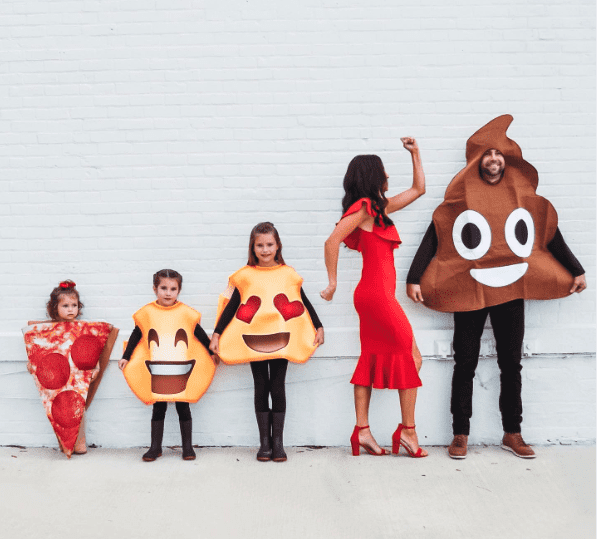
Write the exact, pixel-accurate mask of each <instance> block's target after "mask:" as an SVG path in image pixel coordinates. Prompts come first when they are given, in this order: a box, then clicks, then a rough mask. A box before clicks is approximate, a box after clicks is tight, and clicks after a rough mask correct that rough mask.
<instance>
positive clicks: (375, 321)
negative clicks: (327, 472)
mask: <svg viewBox="0 0 597 539" xmlns="http://www.w3.org/2000/svg"><path fill="white" fill-rule="evenodd" d="M401 140H402V143H403V145H404V147H405V148H406V149H407V150H408V151H409V152H410V154H411V157H412V163H413V183H412V187H410V188H409V189H407V190H406V191H403V192H402V193H400V194H398V195H396V196H393V197H391V198H386V196H385V192H386V191H387V190H388V178H389V176H388V175H387V174H386V172H385V169H384V166H383V163H382V161H381V159H380V158H379V157H377V156H376V155H359V156H357V157H355V158H354V159H353V160H352V161H351V162H350V164H349V165H348V170H347V171H346V176H345V177H344V191H345V195H344V198H343V199H342V207H343V213H344V214H343V216H342V219H341V220H340V222H339V223H338V224H337V225H336V228H335V229H334V231H333V232H332V234H331V235H330V237H329V238H328V240H327V241H326V242H325V264H326V267H327V270H328V277H329V285H328V287H327V288H326V289H325V290H323V291H322V292H321V297H322V298H323V299H325V300H327V301H331V299H332V298H333V296H334V293H335V291H336V273H337V266H338V254H339V250H340V244H341V243H342V242H344V243H345V244H346V245H347V246H348V247H349V248H351V249H355V250H357V251H359V252H360V253H361V254H362V255H363V272H362V275H361V280H360V282H359V284H358V286H357V288H356V290H355V292H354V306H355V308H356V310H357V313H358V314H359V320H360V337H361V356H360V358H359V361H358V364H357V367H356V369H355V372H354V375H353V377H352V380H351V383H352V384H354V401H355V411H356V420H357V423H356V426H355V428H354V432H353V434H352V437H351V439H350V441H351V445H352V451H353V455H355V456H356V455H358V454H359V453H360V447H363V448H364V449H365V450H366V451H367V452H368V453H369V454H372V455H385V454H386V452H385V450H384V449H382V448H380V447H379V445H378V444H377V442H376V441H375V439H374V438H373V436H372V434H371V431H370V430H369V402H370V400H371V389H372V388H376V389H383V388H387V389H397V390H398V393H399V396H400V408H401V411H402V423H400V424H399V425H398V428H397V429H396V432H394V434H393V436H392V452H393V453H398V452H399V450H400V446H402V447H404V448H405V449H406V451H407V453H408V454H409V455H410V456H411V457H426V456H427V452H426V451H425V450H424V449H421V448H420V447H419V442H418V439H417V433H416V431H415V402H416V399H417V388H418V387H419V386H421V385H422V384H421V380H420V378H419V375H418V372H419V369H420V368H421V363H422V358H421V354H420V352H419V349H418V348H417V345H416V343H415V340H414V337H413V332H412V328H411V326H410V323H409V321H408V319H407V318H406V315H405V314H404V311H403V310H402V307H400V304H399V303H398V301H397V300H396V269H395V268H394V254H393V251H394V249H395V248H396V247H398V245H399V244H400V243H401V241H400V237H399V236H398V232H397V231H396V227H395V226H394V224H393V222H392V220H391V219H390V218H389V217H388V214H390V213H393V212H395V211H398V210H401V209H402V208H404V207H406V206H408V205H409V204H410V203H411V202H413V201H415V200H416V199H417V198H419V197H420V196H421V195H422V194H423V193H425V174H424V172H423V165H422V163H421V157H420V154H419V148H418V146H417V142H416V140H415V139H414V138H410V137H406V138H402V139H401Z"/></svg>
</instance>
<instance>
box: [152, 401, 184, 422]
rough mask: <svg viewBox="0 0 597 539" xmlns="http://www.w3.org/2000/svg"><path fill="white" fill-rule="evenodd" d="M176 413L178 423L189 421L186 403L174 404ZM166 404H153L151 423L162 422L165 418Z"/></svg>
mask: <svg viewBox="0 0 597 539" xmlns="http://www.w3.org/2000/svg"><path fill="white" fill-rule="evenodd" d="M174 404H176V411H177V412H178V419H179V420H180V421H189V420H190V419H192V418H191V407H190V406H189V403H188V402H178V401H177V402H175V403H174ZM167 408H168V403H167V402H155V403H154V404H153V415H152V416H151V420H152V421H163V420H164V419H165V418H166V409H167Z"/></svg>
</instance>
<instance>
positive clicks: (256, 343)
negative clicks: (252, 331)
mask: <svg viewBox="0 0 597 539" xmlns="http://www.w3.org/2000/svg"><path fill="white" fill-rule="evenodd" d="M243 341H245V344H246V345H247V346H248V347H249V348H250V349H251V350H254V351H255V352H263V353H264V354H271V353H272V352H277V351H278V350H281V349H282V348H284V347H285V346H287V345H288V341H290V333H289V332H288V331H284V332H282V333H271V334H270V335H243Z"/></svg>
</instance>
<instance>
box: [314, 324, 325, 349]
mask: <svg viewBox="0 0 597 539" xmlns="http://www.w3.org/2000/svg"><path fill="white" fill-rule="evenodd" d="M323 342H324V336H323V327H320V328H319V329H318V330H317V331H316V332H315V340H314V341H313V346H321V345H322V344H323Z"/></svg>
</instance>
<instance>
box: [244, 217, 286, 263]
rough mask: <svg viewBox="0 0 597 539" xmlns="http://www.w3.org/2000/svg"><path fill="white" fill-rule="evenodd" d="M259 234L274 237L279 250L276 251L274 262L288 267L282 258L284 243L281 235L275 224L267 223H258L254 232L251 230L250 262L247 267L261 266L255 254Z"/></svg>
mask: <svg viewBox="0 0 597 539" xmlns="http://www.w3.org/2000/svg"><path fill="white" fill-rule="evenodd" d="M259 234H271V235H272V236H273V237H274V239H275V240H276V243H277V244H278V250H277V251H276V256H275V257H274V260H275V261H276V262H277V263H278V264H284V265H286V262H284V259H283V258H282V242H281V241H280V235H279V234H278V231H277V230H276V227H275V226H274V224H273V223H270V222H269V221H265V222H264V223H257V224H256V225H255V226H254V227H253V230H251V237H250V238H249V260H248V262H247V266H257V265H258V264H259V259H258V258H257V255H256V254H255V240H256V239H257V236H258V235H259Z"/></svg>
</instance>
